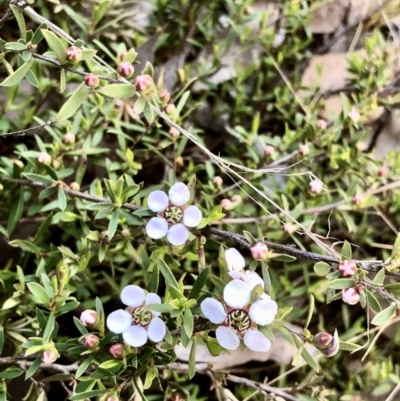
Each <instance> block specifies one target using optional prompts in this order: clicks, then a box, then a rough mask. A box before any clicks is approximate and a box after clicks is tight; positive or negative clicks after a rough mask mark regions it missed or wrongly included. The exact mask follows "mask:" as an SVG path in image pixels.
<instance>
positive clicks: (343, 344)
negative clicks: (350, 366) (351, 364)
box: [339, 341, 360, 352]
mask: <svg viewBox="0 0 400 401" xmlns="http://www.w3.org/2000/svg"><path fill="white" fill-rule="evenodd" d="M359 348H360V346H359V345H358V344H354V343H349V342H347V341H339V349H341V350H343V351H350V352H351V351H355V350H356V349H359Z"/></svg>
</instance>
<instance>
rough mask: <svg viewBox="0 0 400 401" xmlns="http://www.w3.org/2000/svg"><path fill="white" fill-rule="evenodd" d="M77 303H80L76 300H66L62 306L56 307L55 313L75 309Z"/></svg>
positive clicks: (60, 313)
mask: <svg viewBox="0 0 400 401" xmlns="http://www.w3.org/2000/svg"><path fill="white" fill-rule="evenodd" d="M79 305H80V302H78V301H71V302H67V303H66V304H64V305H63V306H60V307H59V308H57V313H58V314H59V315H62V314H63V313H67V312H71V311H73V310H75V309H76V308H77V307H78V306H79Z"/></svg>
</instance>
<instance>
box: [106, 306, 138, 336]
mask: <svg viewBox="0 0 400 401" xmlns="http://www.w3.org/2000/svg"><path fill="white" fill-rule="evenodd" d="M106 324H107V327H108V330H110V331H112V332H113V333H115V334H121V333H124V332H125V331H127V330H128V329H129V327H131V325H132V315H131V314H130V313H128V312H127V311H125V310H123V309H118V310H116V311H114V312H111V313H110V314H109V315H108V317H107V322H106Z"/></svg>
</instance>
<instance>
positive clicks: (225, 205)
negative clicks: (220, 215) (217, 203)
mask: <svg viewBox="0 0 400 401" xmlns="http://www.w3.org/2000/svg"><path fill="white" fill-rule="evenodd" d="M221 206H222V208H223V209H225V210H230V209H232V201H231V200H230V199H222V201H221Z"/></svg>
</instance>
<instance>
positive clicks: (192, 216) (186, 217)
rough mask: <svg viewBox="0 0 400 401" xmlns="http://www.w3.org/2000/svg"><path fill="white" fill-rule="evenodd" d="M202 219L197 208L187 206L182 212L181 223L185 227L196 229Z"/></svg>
mask: <svg viewBox="0 0 400 401" xmlns="http://www.w3.org/2000/svg"><path fill="white" fill-rule="evenodd" d="M202 217H203V216H202V214H201V210H200V209H199V208H198V207H197V206H189V207H187V208H186V209H185V211H184V212H183V223H184V224H185V226H187V227H197V226H198V225H199V224H200V222H201V218H202Z"/></svg>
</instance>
